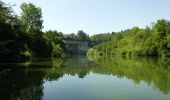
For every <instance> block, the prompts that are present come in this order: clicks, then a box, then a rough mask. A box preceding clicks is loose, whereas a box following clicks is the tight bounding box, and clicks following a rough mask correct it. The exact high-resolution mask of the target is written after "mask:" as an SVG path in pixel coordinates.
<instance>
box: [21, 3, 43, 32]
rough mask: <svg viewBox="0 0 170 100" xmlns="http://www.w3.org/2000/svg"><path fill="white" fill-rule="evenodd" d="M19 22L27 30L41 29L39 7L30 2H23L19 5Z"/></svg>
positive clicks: (35, 30) (41, 21)
mask: <svg viewBox="0 0 170 100" xmlns="http://www.w3.org/2000/svg"><path fill="white" fill-rule="evenodd" d="M20 8H21V10H22V12H21V22H22V23H23V25H24V26H25V28H26V30H27V32H31V33H32V32H37V31H41V30H42V28H43V25H42V24H43V20H42V11H41V8H39V7H36V6H35V5H34V4H32V3H28V4H27V3H23V4H21V6H20Z"/></svg>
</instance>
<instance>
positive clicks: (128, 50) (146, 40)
mask: <svg viewBox="0 0 170 100" xmlns="http://www.w3.org/2000/svg"><path fill="white" fill-rule="evenodd" d="M12 7H13V6H11V5H7V4H5V3H4V2H2V1H0V61H1V62H5V61H6V60H8V61H13V60H15V61H22V60H24V59H30V58H34V57H36V58H49V57H62V56H64V55H67V53H66V47H65V43H64V41H65V40H72V41H86V42H88V43H89V45H88V46H89V47H91V48H90V49H89V50H88V53H87V54H89V55H100V56H101V55H105V56H120V55H121V56H162V57H169V56H170V21H168V20H164V19H162V20H158V21H157V22H155V23H153V24H152V26H151V27H146V28H143V29H141V28H139V27H134V28H132V29H127V30H124V31H121V32H112V33H101V34H95V35H92V36H91V37H90V36H89V35H88V34H87V33H85V32H84V31H83V30H80V31H78V32H77V34H75V33H71V34H63V33H62V32H58V31H56V30H48V31H46V32H43V31H42V29H43V18H42V10H41V8H40V7H37V6H35V5H34V4H32V3H22V4H21V5H20V8H21V13H20V15H16V13H15V12H14V10H13V9H12Z"/></svg>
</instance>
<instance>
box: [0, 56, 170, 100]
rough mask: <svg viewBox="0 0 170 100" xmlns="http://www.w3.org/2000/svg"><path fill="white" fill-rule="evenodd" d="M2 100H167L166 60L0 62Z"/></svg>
mask: <svg viewBox="0 0 170 100" xmlns="http://www.w3.org/2000/svg"><path fill="white" fill-rule="evenodd" d="M0 86H1V88H0V99H1V100H169V99H170V60H169V59H163V60H162V59H153V58H131V59H130V58H128V59H127V58H99V59H97V58H92V57H85V56H73V57H69V58H63V59H34V60H32V61H29V62H27V63H11V64H10V63H7V64H0Z"/></svg>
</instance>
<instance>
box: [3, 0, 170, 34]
mask: <svg viewBox="0 0 170 100" xmlns="http://www.w3.org/2000/svg"><path fill="white" fill-rule="evenodd" d="M3 1H4V2H6V3H10V4H16V6H15V7H13V8H14V10H15V12H16V13H17V14H19V13H20V4H21V3H22V2H32V3H34V4H35V5H36V6H39V7H41V8H42V11H43V19H44V24H43V25H44V29H43V30H44V31H45V30H49V29H52V30H57V31H61V32H63V33H76V32H77V31H78V30H84V31H85V32H86V33H88V34H97V33H104V32H112V31H114V32H117V31H120V30H124V29H128V28H132V27H134V26H139V27H145V26H147V25H148V26H149V25H150V24H151V22H154V21H156V20H158V19H162V18H164V19H167V20H170V0H3Z"/></svg>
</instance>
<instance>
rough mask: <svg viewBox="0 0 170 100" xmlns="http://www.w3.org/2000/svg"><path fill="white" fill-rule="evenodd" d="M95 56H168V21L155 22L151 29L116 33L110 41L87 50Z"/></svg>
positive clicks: (169, 51)
mask: <svg viewBox="0 0 170 100" xmlns="http://www.w3.org/2000/svg"><path fill="white" fill-rule="evenodd" d="M88 54H89V55H95V56H126V57H131V56H159V57H169V56H170V21H168V20H164V19H161V20H157V22H155V23H152V25H151V27H148V26H147V27H146V28H139V27H134V28H132V29H127V30H124V31H121V32H117V33H115V34H114V35H113V36H112V39H111V40H110V41H107V42H102V43H100V44H98V45H96V46H94V47H93V48H91V49H89V50H88Z"/></svg>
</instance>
